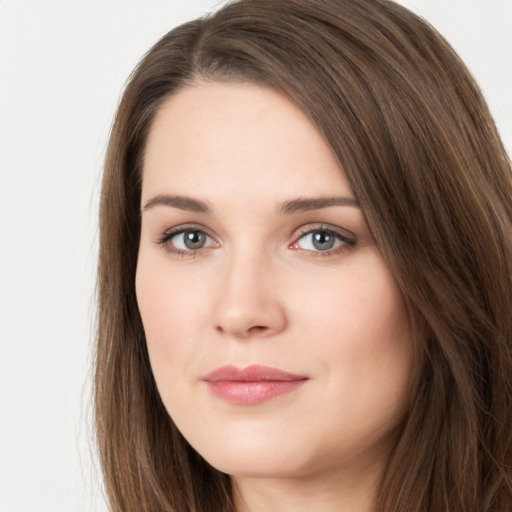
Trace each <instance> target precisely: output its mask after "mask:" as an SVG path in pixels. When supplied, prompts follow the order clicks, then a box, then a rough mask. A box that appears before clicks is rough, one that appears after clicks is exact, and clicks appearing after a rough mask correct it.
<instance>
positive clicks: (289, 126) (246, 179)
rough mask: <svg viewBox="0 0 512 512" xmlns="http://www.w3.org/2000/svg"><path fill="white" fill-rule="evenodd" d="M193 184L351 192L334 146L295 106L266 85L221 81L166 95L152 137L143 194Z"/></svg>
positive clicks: (234, 189)
mask: <svg viewBox="0 0 512 512" xmlns="http://www.w3.org/2000/svg"><path fill="white" fill-rule="evenodd" d="M191 187H192V188H193V189H194V190H196V191H197V192H198V193H205V192H208V193H209V194H212V193H214V192H215V191H218V192H219V193H220V192H222V191H224V192H229V191H231V193H233V194H244V193H247V192H250V191H252V190H254V189H255V188H256V189H260V190H261V192H262V193H264V192H266V193H267V194H269V193H271V192H272V191H277V190H278V189H283V190H284V189H286V192H287V194H288V195H297V194H298V195H301V196H304V195H305V194H306V195H311V196H318V195H319V194H326V193H330V195H332V192H333V190H332V189H333V187H334V188H335V189H336V191H337V192H340V193H344V194H347V192H349V191H350V187H349V186H348V183H347V181H346V178H345V176H344V174H343V172H342V169H341V167H340V165H339V163H338V161H337V159H336V157H335V155H334V153H333V152H332V150H331V148H330V146H328V144H327V143H326V142H325V140H324V139H323V137H322V136H321V134H320V133H319V131H318V130H317V129H316V127H315V126H314V125H313V124H312V123H311V122H310V121H309V119H308V118H307V116H306V115H305V114H304V112H302V111H301V110H300V109H299V108H298V107H297V106H296V105H295V104H293V103H292V102H291V101H289V100H288V99H286V98H285V97H284V96H282V95H280V94H279V93H277V92H275V91H273V90H271V89H268V88H265V87H260V86H257V85H251V84H241V83H216V82H214V83H202V84H198V85H194V86H191V87H188V88H185V89H183V90H181V91H180V92H178V93H177V94H175V95H174V96H172V97H171V98H169V99H168V100H167V101H166V102H165V103H164V104H163V105H162V107H161V108H160V109H159V111H158V113H157V115H156V117H155V120H154V122H153V125H152V127H151V130H150V133H149V137H148V141H147V146H146V152H145V156H144V165H143V196H146V197H147V196H148V195H150V194H156V193H161V192H162V190H161V189H162V188H164V189H168V190H165V191H166V192H172V193H190V188H191ZM295 189H296V190H295Z"/></svg>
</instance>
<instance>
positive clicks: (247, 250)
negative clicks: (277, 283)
mask: <svg viewBox="0 0 512 512" xmlns="http://www.w3.org/2000/svg"><path fill="white" fill-rule="evenodd" d="M273 267H274V265H273V262H272V259H271V256H270V255H269V254H267V253H265V252H264V251H261V252H259V251H255V250H254V247H252V248H251V246H250V244H249V245H248V246H245V247H244V246H239V247H237V248H234V249H233V250H232V251H231V252H230V254H229V255H228V256H227V257H226V260H225V262H224V269H223V272H222V275H221V280H222V282H221V284H220V286H219V291H218V297H217V304H216V311H215V315H214V323H215V327H216V329H217V330H219V331H221V332H223V333H225V334H229V335H232V336H234V337H238V338H246V337H249V336H255V335H257V334H258V335H269V334H271V333H276V332H279V331H280V330H282V329H283V328H284V326H285V325H286V315H285V311H284V305H283V304H282V303H281V301H280V300H279V295H278V290H277V289H275V287H273V286H272V281H273V272H274V269H273Z"/></svg>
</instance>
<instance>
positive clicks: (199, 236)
mask: <svg viewBox="0 0 512 512" xmlns="http://www.w3.org/2000/svg"><path fill="white" fill-rule="evenodd" d="M205 239H206V237H205V234H204V233H201V232H200V231H188V232H186V233H185V239H184V241H185V246H186V247H187V249H200V248H201V247H203V245H204V242H205Z"/></svg>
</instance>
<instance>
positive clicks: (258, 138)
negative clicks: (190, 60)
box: [136, 83, 413, 477]
mask: <svg viewBox="0 0 512 512" xmlns="http://www.w3.org/2000/svg"><path fill="white" fill-rule="evenodd" d="M141 210H142V232H141V240H140V252H139V260H138V267H137V281H136V285H137V300H138V304H139V308H140V313H141V315H142V320H143V324H144V329H145V334H146V338H147V346H148V351H149V357H150V361H151V366H152V369H153V372H154V376H155V380H156V383H157V386H158V389H159V392H160V394H161V397H162V400H163V403H164V404H165V407H166V408H167V411H168V412H169V414H170V416H171V417H172V419H173V420H174V422H175V424H176V425H177V427H178V428H179V430H180V431H181V432H182V434H183V435H184V436H185V438H186V439H187V440H188V441H189V442H190V444H191V445H192V446H193V447H194V448H195V449H196V450H197V451H198V452H199V453H200V454H201V455H202V456H203V457H204V458H205V459H206V460H207V461H208V462H209V463H210V464H212V465H213V466H214V467H216V468H218V469H220V470H221V471H224V472H226V473H229V474H232V475H238V476H245V477H254V476H264V477H271V476H279V477H285V476H305V475H312V474H315V473H318V472H322V473H325V471H342V470H344V469H346V468H348V467H350V468H353V469H354V468H356V469H358V470H361V471H366V470H368V468H371V467H372V466H374V465H379V467H380V466H381V465H382V463H383V460H385V458H386V457H387V455H388V453H389V450H390V447H391V446H392V444H393V443H394V442H395V438H396V435H395V432H396V428H397V426H398V424H399V422H400V421H401V419H402V418H403V415H404V413H405V410H406V409H407V404H408V399H409V394H410V382H411V369H412V360H413V350H412V341H411V332H410V326H409V322H408V315H407V312H406V308H405V305H404V302H403V299H402V296H401V294H400V292H399V290H398V287H397V284H396V282H395V280H394V278H393V276H392V275H391V273H390V271H389V270H388V268H387V266H386V265H385V263H384V261H383V259H382V256H381V254H380V252H379V249H378V247H377V246H376V245H375V241H374V239H373V237H372V233H371V232H370V231H369V229H368V226H367V224H366V222H365V218H364V215H363V213H362V211H361V209H360V207H359V205H358V203H357V199H356V198H355V197H354V194H353V192H352V190H351V188H350V186H349V184H348V182H347V180H346V178H345V176H344V174H343V171H342V169H341V168H340V166H339V164H338V162H337V161H336V158H335V157H334V155H333V153H332V151H331V150H330V148H329V146H328V145H327V144H326V143H325V141H324V140H323V138H322V137H321V136H320V134H319V132H318V131H317V130H316V128H315V127H314V126H313V125H312V124H311V123H310V122H309V120H308V119H307V118H306V116H305V115H304V114H303V113H302V111H301V110H299V109H298V108H297V107H296V106H294V105H293V104H292V103H290V102H289V101H288V100H287V99H285V98H284V97H282V96H281V95H279V94H278V93H276V92H273V91H271V90H269V89H265V88H261V87H258V86H254V85H248V84H232V83H231V84H223V83H208V84H199V85H197V86H193V87H189V88H186V89H184V90H182V91H181V92H179V93H177V94H176V95H175V96H174V97H172V98H170V99H168V100H167V101H166V102H165V103H164V104H163V106H162V107H161V109H160V110H159V112H158V114H157V116H156V119H155V122H154V124H153V126H152V129H151V132H150V134H149V139H148V144H147V151H146V154H145V159H144V166H143V181H142V202H141Z"/></svg>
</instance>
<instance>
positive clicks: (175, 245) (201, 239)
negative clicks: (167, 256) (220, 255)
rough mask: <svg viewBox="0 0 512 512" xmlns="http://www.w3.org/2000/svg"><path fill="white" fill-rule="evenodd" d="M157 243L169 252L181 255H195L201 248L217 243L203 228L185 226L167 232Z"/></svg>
mask: <svg viewBox="0 0 512 512" xmlns="http://www.w3.org/2000/svg"><path fill="white" fill-rule="evenodd" d="M157 243H158V244H160V245H163V246H164V248H165V250H166V251H167V252H169V253H171V254H177V255H179V256H190V255H195V254H196V253H197V252H199V251H200V250H201V249H206V248H207V247H214V246H216V245H217V244H216V242H215V241H214V240H213V238H212V237H211V236H209V235H207V234H206V233H205V232H204V231H203V230H201V229H196V228H183V227H182V228H176V229H174V230H172V231H169V232H167V233H165V234H164V235H163V236H162V238H161V239H160V240H158V241H157Z"/></svg>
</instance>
